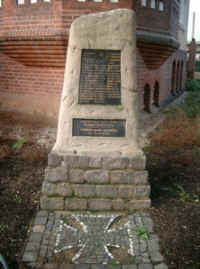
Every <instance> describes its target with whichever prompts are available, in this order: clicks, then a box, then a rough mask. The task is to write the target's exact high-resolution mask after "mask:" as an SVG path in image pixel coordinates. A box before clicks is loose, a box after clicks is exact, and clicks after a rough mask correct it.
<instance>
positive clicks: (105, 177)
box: [84, 170, 109, 184]
mask: <svg viewBox="0 0 200 269" xmlns="http://www.w3.org/2000/svg"><path fill="white" fill-rule="evenodd" d="M84 178H85V181H86V182H87V183H90V184H91V183H92V184H105V183H109V173H108V171H105V170H89V171H86V172H85V175H84Z"/></svg>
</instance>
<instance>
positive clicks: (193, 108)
mask: <svg viewBox="0 0 200 269" xmlns="http://www.w3.org/2000/svg"><path fill="white" fill-rule="evenodd" d="M180 108H181V109H182V110H183V111H184V112H185V113H186V115H187V117H189V118H190V119H192V118H197V117H198V116H200V92H190V93H189V94H188V96H187V98H186V99H185V103H184V104H182V105H181V106H180Z"/></svg>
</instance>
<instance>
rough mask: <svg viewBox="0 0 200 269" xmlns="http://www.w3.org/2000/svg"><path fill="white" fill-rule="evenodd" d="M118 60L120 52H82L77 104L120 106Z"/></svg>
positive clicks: (87, 50)
mask: <svg viewBox="0 0 200 269" xmlns="http://www.w3.org/2000/svg"><path fill="white" fill-rule="evenodd" d="M120 60H121V52H120V50H94V49H93V50H92V49H83V50H82V58H81V73H80V84H79V104H100V105H101V104H102V105H120V104H121V71H120V70H121V69H120Z"/></svg>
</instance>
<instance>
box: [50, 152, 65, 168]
mask: <svg viewBox="0 0 200 269" xmlns="http://www.w3.org/2000/svg"><path fill="white" fill-rule="evenodd" d="M62 160H63V157H62V156H60V155H58V154H55V153H49V155H48V165H49V166H59V165H61V162H62Z"/></svg>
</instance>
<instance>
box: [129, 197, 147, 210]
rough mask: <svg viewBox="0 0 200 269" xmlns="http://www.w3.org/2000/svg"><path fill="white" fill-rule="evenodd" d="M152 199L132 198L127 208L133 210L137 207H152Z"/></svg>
mask: <svg viewBox="0 0 200 269" xmlns="http://www.w3.org/2000/svg"><path fill="white" fill-rule="evenodd" d="M150 206H151V201H150V200H132V201H129V202H128V204H127V209H128V210H129V211H130V212H132V211H134V210H135V209H137V210H139V209H147V208H150Z"/></svg>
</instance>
